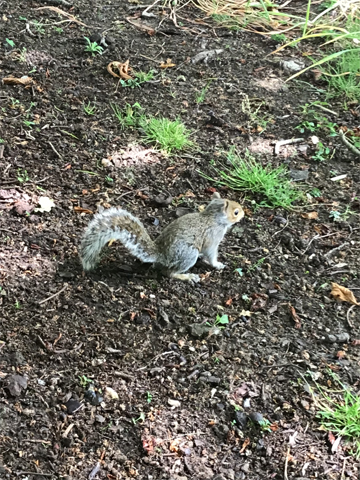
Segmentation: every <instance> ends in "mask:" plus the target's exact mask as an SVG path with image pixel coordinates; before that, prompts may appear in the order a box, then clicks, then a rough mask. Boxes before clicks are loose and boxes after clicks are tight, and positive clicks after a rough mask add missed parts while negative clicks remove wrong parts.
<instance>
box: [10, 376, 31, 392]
mask: <svg viewBox="0 0 360 480" xmlns="http://www.w3.org/2000/svg"><path fill="white" fill-rule="evenodd" d="M27 384H28V381H27V378H26V377H23V376H22V375H10V377H8V378H7V381H6V387H7V389H8V390H9V392H10V394H11V395H13V396H14V397H18V396H19V395H20V394H21V392H22V391H23V390H24V389H25V388H26V387H27Z"/></svg>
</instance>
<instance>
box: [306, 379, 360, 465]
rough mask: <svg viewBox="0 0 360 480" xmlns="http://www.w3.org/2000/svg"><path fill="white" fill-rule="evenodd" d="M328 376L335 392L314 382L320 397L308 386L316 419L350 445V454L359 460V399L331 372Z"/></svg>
mask: <svg viewBox="0 0 360 480" xmlns="http://www.w3.org/2000/svg"><path fill="white" fill-rule="evenodd" d="M328 374H329V376H330V378H331V384H333V385H334V386H335V387H336V390H330V389H329V388H328V387H323V386H320V385H319V384H318V383H317V382H316V381H314V382H315V385H316V390H317V391H318V392H319V393H320V395H315V394H314V390H313V389H312V388H311V387H310V385H309V384H308V387H309V389H310V392H311V395H312V398H313V401H314V403H315V405H316V407H317V409H318V413H317V418H318V419H319V421H320V422H321V425H322V426H323V428H325V429H326V430H328V431H330V432H332V433H334V434H338V435H339V436H340V437H343V438H344V439H346V440H347V441H348V442H349V443H352V445H353V449H352V450H351V451H350V453H351V454H353V455H354V456H355V457H356V458H357V459H359V458H360V397H359V395H358V394H357V393H353V392H352V391H351V389H350V388H349V387H347V386H345V385H344V384H343V383H342V382H341V381H340V379H339V377H338V375H336V374H335V373H334V372H333V371H330V370H329V371H328ZM303 379H304V377H303ZM313 380H314V379H313ZM339 387H340V390H339Z"/></svg>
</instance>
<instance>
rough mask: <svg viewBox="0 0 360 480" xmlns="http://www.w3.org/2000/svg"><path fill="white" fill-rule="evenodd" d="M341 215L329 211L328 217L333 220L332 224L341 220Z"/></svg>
mask: <svg viewBox="0 0 360 480" xmlns="http://www.w3.org/2000/svg"><path fill="white" fill-rule="evenodd" d="M341 215H342V214H341V213H340V212H338V211H337V210H331V212H330V213H329V217H330V218H332V219H333V220H334V222H339V221H340V220H341Z"/></svg>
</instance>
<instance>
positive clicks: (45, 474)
mask: <svg viewBox="0 0 360 480" xmlns="http://www.w3.org/2000/svg"><path fill="white" fill-rule="evenodd" d="M16 475H17V476H18V477H19V476H20V475H37V476H38V477H55V473H37V472H16Z"/></svg>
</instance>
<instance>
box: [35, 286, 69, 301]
mask: <svg viewBox="0 0 360 480" xmlns="http://www.w3.org/2000/svg"><path fill="white" fill-rule="evenodd" d="M67 286H68V284H67V283H65V285H64V286H63V288H62V289H61V290H59V291H58V292H57V293H54V295H50V297H48V298H45V299H44V300H41V302H39V305H41V304H42V303H45V302H47V301H48V300H51V299H52V298H55V297H57V296H58V295H60V293H62V292H63V291H64V290H66V288H67Z"/></svg>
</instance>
